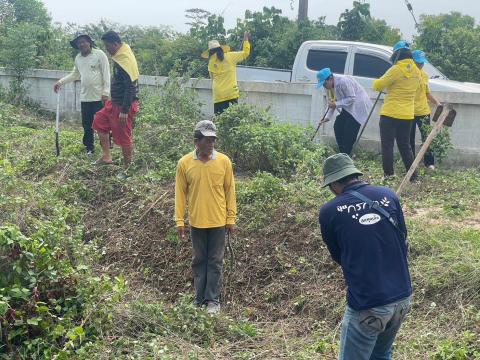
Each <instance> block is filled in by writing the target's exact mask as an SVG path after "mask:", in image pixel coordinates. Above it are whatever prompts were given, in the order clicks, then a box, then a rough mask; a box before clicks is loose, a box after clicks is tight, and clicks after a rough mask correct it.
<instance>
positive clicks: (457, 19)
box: [415, 12, 480, 81]
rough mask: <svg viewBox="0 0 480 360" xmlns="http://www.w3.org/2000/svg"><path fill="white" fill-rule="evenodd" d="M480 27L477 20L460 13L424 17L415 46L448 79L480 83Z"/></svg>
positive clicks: (421, 19) (421, 20) (422, 17)
mask: <svg viewBox="0 0 480 360" xmlns="http://www.w3.org/2000/svg"><path fill="white" fill-rule="evenodd" d="M479 42H480V28H479V27H478V26H476V25H475V19H474V18H473V17H471V16H468V15H462V14H461V13H459V12H451V13H449V14H441V15H423V16H421V18H420V24H419V35H418V36H417V37H415V47H416V48H418V49H422V50H423V51H425V53H426V54H427V56H428V58H429V60H430V61H431V62H432V63H433V64H435V66H437V67H438V68H439V69H440V70H441V71H443V72H444V73H445V75H447V76H448V77H450V78H452V79H455V80H460V81H467V80H468V81H480V64H479V63H478V58H479V57H480V49H479V48H478V47H477V46H476V44H478V43H479Z"/></svg>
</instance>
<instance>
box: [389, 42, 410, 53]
mask: <svg viewBox="0 0 480 360" xmlns="http://www.w3.org/2000/svg"><path fill="white" fill-rule="evenodd" d="M400 49H410V44H409V43H408V42H406V41H405V40H400V41H399V42H397V43H396V44H395V45H393V49H392V50H393V52H395V51H397V50H400Z"/></svg>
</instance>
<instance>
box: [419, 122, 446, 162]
mask: <svg viewBox="0 0 480 360" xmlns="http://www.w3.org/2000/svg"><path fill="white" fill-rule="evenodd" d="M422 128H423V131H425V132H426V133H427V134H430V132H431V131H432V129H433V126H432V125H427V124H422ZM451 149H453V145H452V141H451V139H450V131H449V129H448V128H446V127H443V128H442V129H441V130H440V131H439V132H438V134H437V136H435V138H434V139H433V141H432V143H431V144H430V150H431V151H432V153H433V155H434V156H435V160H437V161H438V162H442V160H444V159H445V158H446V157H447V155H448V152H449V151H450V150H451Z"/></svg>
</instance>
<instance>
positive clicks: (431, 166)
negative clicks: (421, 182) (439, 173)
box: [427, 165, 435, 171]
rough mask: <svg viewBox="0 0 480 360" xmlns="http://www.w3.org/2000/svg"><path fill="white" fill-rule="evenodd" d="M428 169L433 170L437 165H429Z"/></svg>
mask: <svg viewBox="0 0 480 360" xmlns="http://www.w3.org/2000/svg"><path fill="white" fill-rule="evenodd" d="M427 169H428V170H431V171H435V165H428V166H427Z"/></svg>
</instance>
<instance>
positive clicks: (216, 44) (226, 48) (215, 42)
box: [202, 40, 230, 59]
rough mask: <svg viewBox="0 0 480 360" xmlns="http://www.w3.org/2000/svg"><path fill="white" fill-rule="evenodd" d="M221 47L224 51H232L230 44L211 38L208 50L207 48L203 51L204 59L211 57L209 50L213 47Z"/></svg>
mask: <svg viewBox="0 0 480 360" xmlns="http://www.w3.org/2000/svg"><path fill="white" fill-rule="evenodd" d="M219 47H221V48H222V50H223V52H224V53H226V52H229V51H230V46H228V45H220V43H219V42H218V40H210V41H209V42H208V50H205V51H204V52H202V58H204V59H208V57H209V55H210V54H209V52H210V50H212V49H216V48H219Z"/></svg>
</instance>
